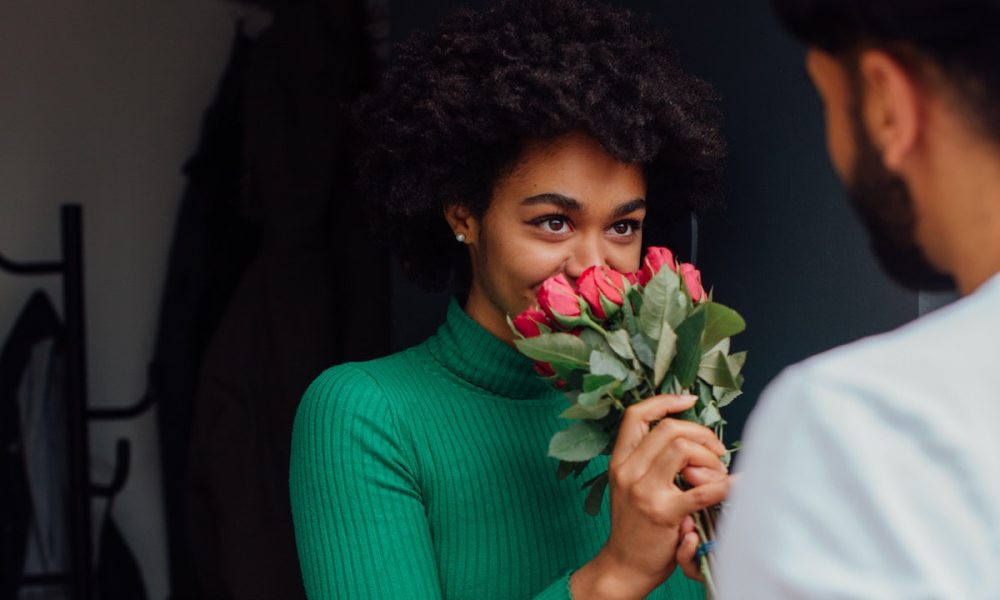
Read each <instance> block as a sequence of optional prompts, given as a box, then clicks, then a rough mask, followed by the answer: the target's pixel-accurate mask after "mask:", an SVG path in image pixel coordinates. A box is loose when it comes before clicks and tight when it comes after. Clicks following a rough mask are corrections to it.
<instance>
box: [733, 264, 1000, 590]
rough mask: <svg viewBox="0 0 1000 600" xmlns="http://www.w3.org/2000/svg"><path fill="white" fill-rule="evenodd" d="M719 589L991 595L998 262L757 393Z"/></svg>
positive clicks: (994, 574)
mask: <svg viewBox="0 0 1000 600" xmlns="http://www.w3.org/2000/svg"><path fill="white" fill-rule="evenodd" d="M744 446H745V448H746V449H745V450H744V451H743V452H744V455H743V456H742V457H741V460H740V461H739V463H738V465H737V470H738V471H739V472H740V473H741V475H740V477H739V478H738V479H737V481H736V483H735V484H734V488H733V492H732V495H731V499H730V502H729V505H728V507H727V510H726V513H725V516H724V520H723V522H722V523H721V530H720V532H719V546H718V550H717V554H716V560H715V565H716V566H715V572H716V583H717V585H718V590H719V598H720V599H723V600H726V599H732V598H766V599H774V598H873V599H893V598H907V599H909V598H913V599H916V598H960V599H963V600H965V599H977V598H1000V274H998V275H995V276H994V277H993V278H992V279H991V280H990V281H988V282H987V283H985V284H984V285H983V286H981V287H980V288H979V290H977V291H976V292H975V293H973V294H972V295H970V296H968V297H966V298H964V299H962V300H959V301H958V302H956V303H955V304H952V305H950V306H948V307H946V308H943V309H941V310H939V311H937V312H935V313H932V314H930V315H928V316H926V317H923V318H921V319H918V320H917V321H915V322H913V323H910V324H909V325H906V326H904V327H901V328H899V329H897V330H895V331H893V332H890V333H887V334H883V335H879V336H875V337H871V338H867V339H864V340H861V341H859V342H856V343H853V344H849V345H847V346H843V347H841V348H838V349H835V350H832V351H830V352H827V353H825V354H821V355H819V356H816V357H813V358H811V359H809V360H807V361H805V362H803V363H800V364H798V365H795V366H793V367H790V368H789V369H787V370H786V371H785V372H784V373H782V374H781V375H780V376H779V377H778V378H777V379H776V380H775V381H774V382H773V383H772V384H771V385H770V386H769V387H768V389H767V390H765V392H764V394H763V395H762V397H761V399H760V402H759V404H758V407H757V408H756V409H755V411H754V413H753V415H752V416H751V418H750V421H749V422H748V424H747V430H746V432H745V436H744Z"/></svg>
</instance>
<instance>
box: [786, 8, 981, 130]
mask: <svg viewBox="0 0 1000 600" xmlns="http://www.w3.org/2000/svg"><path fill="white" fill-rule="evenodd" d="M771 3H772V5H773V6H774V8H775V10H776V11H777V13H778V18H779V19H780V21H781V22H782V24H783V25H784V26H785V28H786V29H787V30H788V31H789V32H790V33H791V34H792V35H794V36H795V37H797V38H798V39H800V40H801V41H803V42H804V43H806V44H808V45H810V46H814V47H816V48H819V49H821V50H825V51H826V52H829V53H831V54H834V55H837V56H840V57H842V58H845V59H851V58H853V57H855V56H856V55H857V53H858V52H859V51H860V50H863V49H866V48H880V49H882V50H884V51H886V52H888V53H890V54H892V55H893V56H895V57H896V58H897V59H898V60H899V61H900V62H901V63H903V64H904V65H906V66H908V67H910V68H911V69H912V70H914V71H915V72H916V73H918V74H920V70H921V63H923V64H930V65H933V66H934V67H936V68H935V69H934V71H935V73H936V74H937V75H938V76H940V77H939V78H943V80H944V81H945V82H946V84H947V85H949V86H950V87H951V88H952V89H953V91H954V94H953V95H954V98H955V99H956V100H958V101H959V102H960V103H961V105H962V107H963V108H964V109H965V110H964V111H963V112H965V113H966V117H967V118H968V119H969V120H970V121H971V122H972V123H974V124H975V126H976V127H977V128H978V129H980V130H982V131H984V133H985V134H986V135H988V136H991V137H992V138H994V139H996V140H1000V0H772V2H771ZM852 64H853V63H849V65H848V66H852Z"/></svg>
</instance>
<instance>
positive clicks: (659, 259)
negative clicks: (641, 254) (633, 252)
mask: <svg viewBox="0 0 1000 600" xmlns="http://www.w3.org/2000/svg"><path fill="white" fill-rule="evenodd" d="M664 265H666V266H668V267H670V270H671V271H677V263H676V262H674V253H673V252H671V251H670V250H669V249H667V248H663V247H661V246H653V247H651V248H649V249H648V250H646V258H644V259H642V268H641V269H639V271H638V274H639V283H640V284H641V285H646V284H647V283H649V280H650V279H652V278H653V275H656V274H657V273H659V272H660V269H662V268H663V266H664Z"/></svg>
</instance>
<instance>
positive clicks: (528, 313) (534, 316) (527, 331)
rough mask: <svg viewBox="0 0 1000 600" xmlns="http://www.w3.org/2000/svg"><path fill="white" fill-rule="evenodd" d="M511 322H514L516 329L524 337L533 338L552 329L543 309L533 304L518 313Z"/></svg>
mask: <svg viewBox="0 0 1000 600" xmlns="http://www.w3.org/2000/svg"><path fill="white" fill-rule="evenodd" d="M511 322H512V323H514V329H516V330H517V332H518V333H520V334H521V336H522V337H526V338H532V337H536V336H539V335H542V334H543V333H545V332H546V331H547V330H550V329H552V324H551V323H549V318H548V317H547V316H545V313H544V312H542V309H540V308H538V307H537V306H532V307H530V308H528V309H527V310H525V311H524V312H522V313H521V314H519V315H517V316H516V317H514V318H513V319H511Z"/></svg>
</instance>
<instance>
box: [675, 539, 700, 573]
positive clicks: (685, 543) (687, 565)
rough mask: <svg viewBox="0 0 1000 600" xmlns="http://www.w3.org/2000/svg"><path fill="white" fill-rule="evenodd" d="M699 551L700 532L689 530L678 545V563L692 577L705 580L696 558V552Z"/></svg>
mask: <svg viewBox="0 0 1000 600" xmlns="http://www.w3.org/2000/svg"><path fill="white" fill-rule="evenodd" d="M697 553H698V534H697V533H695V532H693V531H689V532H687V533H684V534H683V535H682V536H681V542H680V545H679V546H678V547H677V564H678V565H680V567H681V570H682V571H684V574H685V575H687V576H688V578H690V579H694V580H695V581H704V579H703V578H702V575H701V569H699V568H698V563H697V561H696V560H695V554H697Z"/></svg>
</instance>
